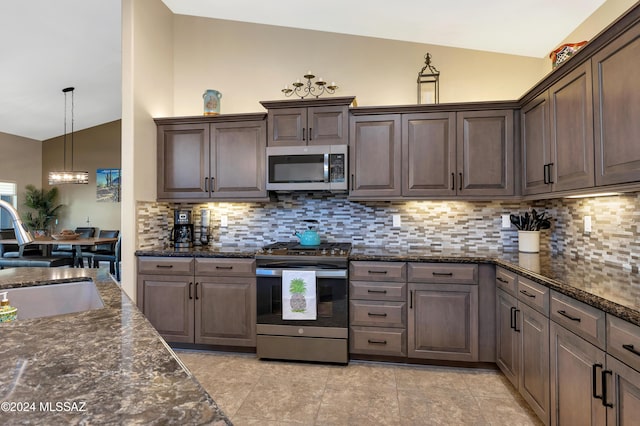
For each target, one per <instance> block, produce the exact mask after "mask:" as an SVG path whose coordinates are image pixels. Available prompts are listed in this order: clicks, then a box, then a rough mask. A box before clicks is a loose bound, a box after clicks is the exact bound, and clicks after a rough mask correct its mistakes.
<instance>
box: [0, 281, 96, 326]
mask: <svg viewBox="0 0 640 426" xmlns="http://www.w3.org/2000/svg"><path fill="white" fill-rule="evenodd" d="M3 291H6V292H7V297H8V299H9V301H10V303H11V306H14V307H16V308H18V319H19V320H21V319H29V318H41V317H50V316H54V315H62V314H70V313H73V312H82V311H88V310H91V309H100V308H104V303H102V299H101V298H100V294H99V293H98V289H97V288H96V284H95V283H94V282H93V281H79V282H73V283H61V284H49V285H40V286H33V287H20V288H9V289H5V290H3Z"/></svg>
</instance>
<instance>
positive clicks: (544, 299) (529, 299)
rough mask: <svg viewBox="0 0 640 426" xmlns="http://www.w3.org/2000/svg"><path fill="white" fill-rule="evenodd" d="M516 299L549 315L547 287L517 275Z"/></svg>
mask: <svg viewBox="0 0 640 426" xmlns="http://www.w3.org/2000/svg"><path fill="white" fill-rule="evenodd" d="M517 296H518V300H521V301H523V302H524V303H526V304H527V305H529V306H531V307H532V308H533V309H535V310H537V311H539V312H541V313H543V314H545V315H546V316H549V287H545V286H543V285H542V284H538V283H536V282H533V281H531V280H530V279H528V278H524V277H520V276H519V277H518V294H517Z"/></svg>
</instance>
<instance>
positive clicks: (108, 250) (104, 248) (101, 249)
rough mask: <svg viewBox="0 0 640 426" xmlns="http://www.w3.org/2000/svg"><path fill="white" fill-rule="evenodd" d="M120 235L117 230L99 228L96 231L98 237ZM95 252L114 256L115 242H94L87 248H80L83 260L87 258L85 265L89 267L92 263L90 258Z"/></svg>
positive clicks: (115, 236)
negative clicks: (93, 244) (94, 243)
mask: <svg viewBox="0 0 640 426" xmlns="http://www.w3.org/2000/svg"><path fill="white" fill-rule="evenodd" d="M118 235H120V231H119V230H109V229H101V230H100V232H98V238H117V237H118ZM96 254H105V255H111V256H115V254H116V243H115V242H113V243H105V244H96V245H95V246H93V247H91V248H90V249H88V250H86V251H85V250H84V249H83V250H82V257H83V260H84V259H87V265H89V267H91V265H93V261H92V258H93V256H94V255H96Z"/></svg>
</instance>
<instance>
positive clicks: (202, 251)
mask: <svg viewBox="0 0 640 426" xmlns="http://www.w3.org/2000/svg"><path fill="white" fill-rule="evenodd" d="M259 249H260V247H258V246H240V247H239V246H221V247H210V246H207V247H202V246H196V247H193V248H181V249H176V248H173V247H168V246H157V247H152V248H147V249H144V250H137V251H136V256H168V257H191V256H196V257H242V258H252V257H253V256H254V255H255V254H256V251H258V250H259Z"/></svg>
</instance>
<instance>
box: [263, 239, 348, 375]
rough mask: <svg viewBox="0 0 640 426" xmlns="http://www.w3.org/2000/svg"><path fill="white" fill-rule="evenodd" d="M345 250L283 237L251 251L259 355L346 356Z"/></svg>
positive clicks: (334, 358)
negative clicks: (255, 289) (253, 255)
mask: <svg viewBox="0 0 640 426" xmlns="http://www.w3.org/2000/svg"><path fill="white" fill-rule="evenodd" d="M350 251H351V244H350V243H323V244H320V245H318V246H302V245H299V244H298V243H297V242H283V243H275V244H270V245H268V246H266V247H264V248H263V249H262V250H260V251H259V252H258V253H257V254H256V275H257V326H256V331H257V344H256V346H257V354H258V357H259V358H269V359H287V360H300V361H318V362H335V363H345V364H346V363H347V362H348V359H349V358H348V337H349V329H348V322H349V313H348V297H347V296H348V279H347V274H348V256H349V252H350ZM305 280H306V281H305ZM312 289H313V290H315V291H312ZM304 292H306V294H303V295H299V294H296V293H304ZM301 299H303V301H302V302H301V301H300V300H301Z"/></svg>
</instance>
